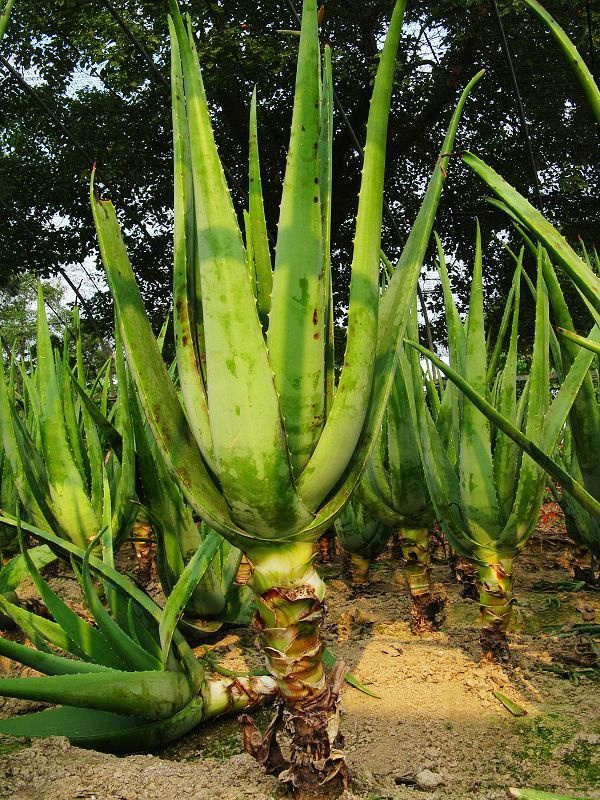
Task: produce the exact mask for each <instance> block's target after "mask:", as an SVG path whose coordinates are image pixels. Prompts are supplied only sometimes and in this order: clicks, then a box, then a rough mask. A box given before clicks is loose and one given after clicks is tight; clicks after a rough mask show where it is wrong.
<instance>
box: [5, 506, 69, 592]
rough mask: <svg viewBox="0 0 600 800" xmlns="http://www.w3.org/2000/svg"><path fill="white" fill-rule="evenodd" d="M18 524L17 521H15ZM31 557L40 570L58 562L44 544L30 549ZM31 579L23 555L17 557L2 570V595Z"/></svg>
mask: <svg viewBox="0 0 600 800" xmlns="http://www.w3.org/2000/svg"><path fill="white" fill-rule="evenodd" d="M15 522H16V520H15ZM28 552H29V557H30V559H31V561H32V562H33V563H34V564H35V566H36V567H37V568H38V569H41V568H42V567H45V566H46V565H47V564H51V563H52V562H53V561H56V555H55V553H53V552H52V551H51V550H50V548H49V547H48V546H47V545H45V544H43V545H40V546H39V547H32V548H30V549H29V551H28ZM28 577H29V570H28V569H27V563H26V561H25V559H24V558H23V555H22V554H19V555H16V556H14V557H13V558H11V560H10V561H9V562H8V564H5V566H3V567H2V569H1V570H0V594H6V593H7V592H13V591H14V590H15V589H16V588H17V587H18V586H20V584H21V583H22V582H23V581H24V580H25V579H26V578H28Z"/></svg>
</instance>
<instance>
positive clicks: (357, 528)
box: [335, 494, 392, 586]
mask: <svg viewBox="0 0 600 800" xmlns="http://www.w3.org/2000/svg"><path fill="white" fill-rule="evenodd" d="M335 532H336V534H337V536H338V539H339V540H340V543H341V545H342V547H343V549H344V552H345V553H346V554H347V555H348V558H349V561H350V574H351V577H352V583H353V584H354V585H355V586H363V585H364V584H366V583H368V582H369V569H370V567H371V564H372V563H373V561H374V560H375V559H376V558H377V556H379V555H381V553H383V552H384V550H385V548H386V547H387V544H388V541H389V539H390V536H391V533H392V529H391V528H389V527H388V526H387V525H385V524H384V523H382V522H380V521H379V520H377V519H373V517H371V516H370V515H369V513H368V512H367V510H366V508H365V507H364V506H363V504H362V503H360V502H359V500H358V496H357V495H356V494H355V495H354V497H353V498H352V500H351V501H350V502H349V503H348V505H347V506H346V507H345V508H344V510H343V511H342V513H341V514H340V515H339V517H338V518H337V519H336V521H335Z"/></svg>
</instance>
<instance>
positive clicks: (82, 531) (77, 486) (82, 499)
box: [36, 286, 100, 545]
mask: <svg viewBox="0 0 600 800" xmlns="http://www.w3.org/2000/svg"><path fill="white" fill-rule="evenodd" d="M37 315H38V323H37V348H38V363H37V372H36V378H37V381H36V382H37V389H38V392H39V396H40V405H39V418H38V421H39V425H40V434H41V440H42V448H43V453H44V461H45V466H46V470H47V473H48V481H49V490H50V505H51V507H52V511H53V513H54V515H55V517H56V519H57V520H58V521H59V524H60V526H61V528H62V534H63V536H65V537H67V538H72V539H73V540H74V541H77V543H78V544H81V545H85V543H86V541H87V537H88V536H90V535H93V534H95V533H96V532H97V531H98V528H99V527H100V526H99V524H98V518H97V517H96V514H95V513H94V509H93V508H92V505H91V503H90V500H89V498H88V496H87V493H86V491H85V489H84V485H83V480H82V477H81V474H80V473H79V470H78V469H77V466H76V464H75V462H74V460H73V455H72V453H71V448H70V446H69V442H68V438H67V431H66V428H65V421H64V416H63V410H62V404H61V392H60V389H59V385H58V382H57V377H56V371H55V366H54V355H53V352H52V343H51V340H50V331H49V329H48V322H47V320H46V310H45V308H44V297H43V294H42V288H41V286H39V287H38V308H37Z"/></svg>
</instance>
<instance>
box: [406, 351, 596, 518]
mask: <svg viewBox="0 0 600 800" xmlns="http://www.w3.org/2000/svg"><path fill="white" fill-rule="evenodd" d="M406 343H407V344H408V345H410V346H411V347H414V348H415V349H416V350H418V351H419V352H420V353H421V354H422V355H423V356H425V358H428V359H429V360H430V361H432V362H433V363H434V364H435V366H436V367H437V368H438V369H439V370H441V372H443V373H444V375H445V376H446V377H447V378H448V379H449V380H451V381H452V382H453V383H454V384H455V385H456V386H458V388H459V389H460V390H461V392H463V393H464V394H465V395H466V396H467V397H468V398H469V400H470V401H471V402H472V403H473V404H474V405H476V406H477V408H478V409H479V410H480V411H481V412H482V413H483V414H485V415H486V416H487V418H488V419H489V420H490V421H491V422H492V423H493V424H494V425H496V427H497V428H499V429H500V430H501V431H503V432H504V433H505V434H506V435H507V436H509V437H510V438H511V439H512V440H513V441H514V442H516V443H517V444H518V445H519V447H520V448H521V449H522V450H523V451H524V452H525V453H527V454H528V455H529V456H531V458H533V459H534V461H536V462H537V463H538V464H539V465H540V466H541V467H543V468H544V469H545V470H546V472H547V473H548V474H549V475H551V476H552V477H553V478H555V479H556V480H557V481H558V482H559V483H560V484H561V486H562V488H563V489H565V491H567V492H569V493H570V494H572V495H573V497H575V499H576V500H578V501H579V502H580V503H581V504H582V505H583V506H584V507H585V508H586V509H587V510H588V511H589V512H590V514H593V515H594V516H600V503H599V502H598V501H597V500H596V499H595V498H594V497H592V495H591V494H590V493H589V492H587V491H586V489H585V488H584V487H583V486H582V485H581V484H580V483H578V481H576V480H574V479H573V478H572V477H571V476H570V475H569V474H568V472H566V471H565V470H564V469H563V468H562V467H561V466H559V465H558V464H557V463H556V462H555V461H554V460H553V459H552V458H550V456H548V455H547V454H546V453H545V452H544V451H543V450H541V449H540V448H539V447H538V446H537V445H536V444H535V443H534V442H532V441H531V440H530V439H528V438H527V436H525V434H524V433H522V431H520V430H519V429H518V428H516V427H515V426H514V425H513V424H512V423H511V422H509V420H507V419H506V418H505V417H503V416H502V414H500V413H499V412H498V411H497V410H496V409H495V408H494V407H493V406H492V405H491V403H489V402H488V401H487V400H486V399H485V397H483V396H482V395H481V394H479V392H477V391H475V390H474V389H473V388H472V387H471V386H470V384H469V383H467V381H465V380H464V378H463V377H462V376H461V375H460V374H459V373H458V372H456V371H455V370H453V369H452V368H451V367H450V366H449V365H448V364H445V363H444V362H443V361H442V360H441V359H440V358H438V357H437V356H436V355H435V353H432V352H431V351H430V350H428V349H427V348H426V347H423V346H422V345H420V344H419V343H418V342H411V341H409V340H406ZM581 380H583V376H582V377H581ZM563 386H564V384H563ZM555 402H556V400H555ZM571 402H572V401H571ZM551 410H552V407H551V409H550V411H551ZM567 414H568V408H567V409H566V411H565V414H564V418H563V424H564V419H566V415H567Z"/></svg>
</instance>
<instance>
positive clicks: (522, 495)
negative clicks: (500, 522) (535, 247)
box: [499, 248, 554, 548]
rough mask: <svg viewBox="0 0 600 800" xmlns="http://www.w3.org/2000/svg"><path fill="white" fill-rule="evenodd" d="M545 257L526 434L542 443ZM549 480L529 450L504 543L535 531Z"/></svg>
mask: <svg viewBox="0 0 600 800" xmlns="http://www.w3.org/2000/svg"><path fill="white" fill-rule="evenodd" d="M542 261H543V252H542V250H541V248H540V250H539V252H538V270H537V285H536V309H535V337H534V343H533V356H532V359H531V367H530V372H529V377H530V389H529V397H528V402H527V421H526V427H525V435H526V436H527V437H528V438H529V439H530V440H531V441H533V442H534V443H535V444H537V445H539V446H540V447H543V446H544V433H545V427H546V413H547V411H548V405H549V402H550V356H549V347H550V337H549V329H550V316H549V305H548V292H547V289H546V284H545V283H544V276H543V267H542ZM553 449H554V448H552V450H553ZM545 483H546V480H545V473H544V470H543V468H541V467H540V466H539V465H538V464H537V463H536V462H535V461H534V460H533V459H532V458H531V457H530V456H528V455H527V454H526V453H525V454H524V455H523V458H522V460H521V467H520V470H519V476H518V485H517V492H516V496H515V502H514V506H513V509H512V513H511V515H510V517H509V519H508V522H507V523H506V527H505V529H504V530H503V532H502V536H501V537H500V540H499V545H500V547H511V548H516V547H520V546H522V545H524V544H525V542H526V541H527V539H528V538H529V536H530V535H531V534H532V533H533V530H534V528H535V526H536V524H537V520H538V516H539V512H540V508H541V505H542V499H543V495H544V488H545Z"/></svg>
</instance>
